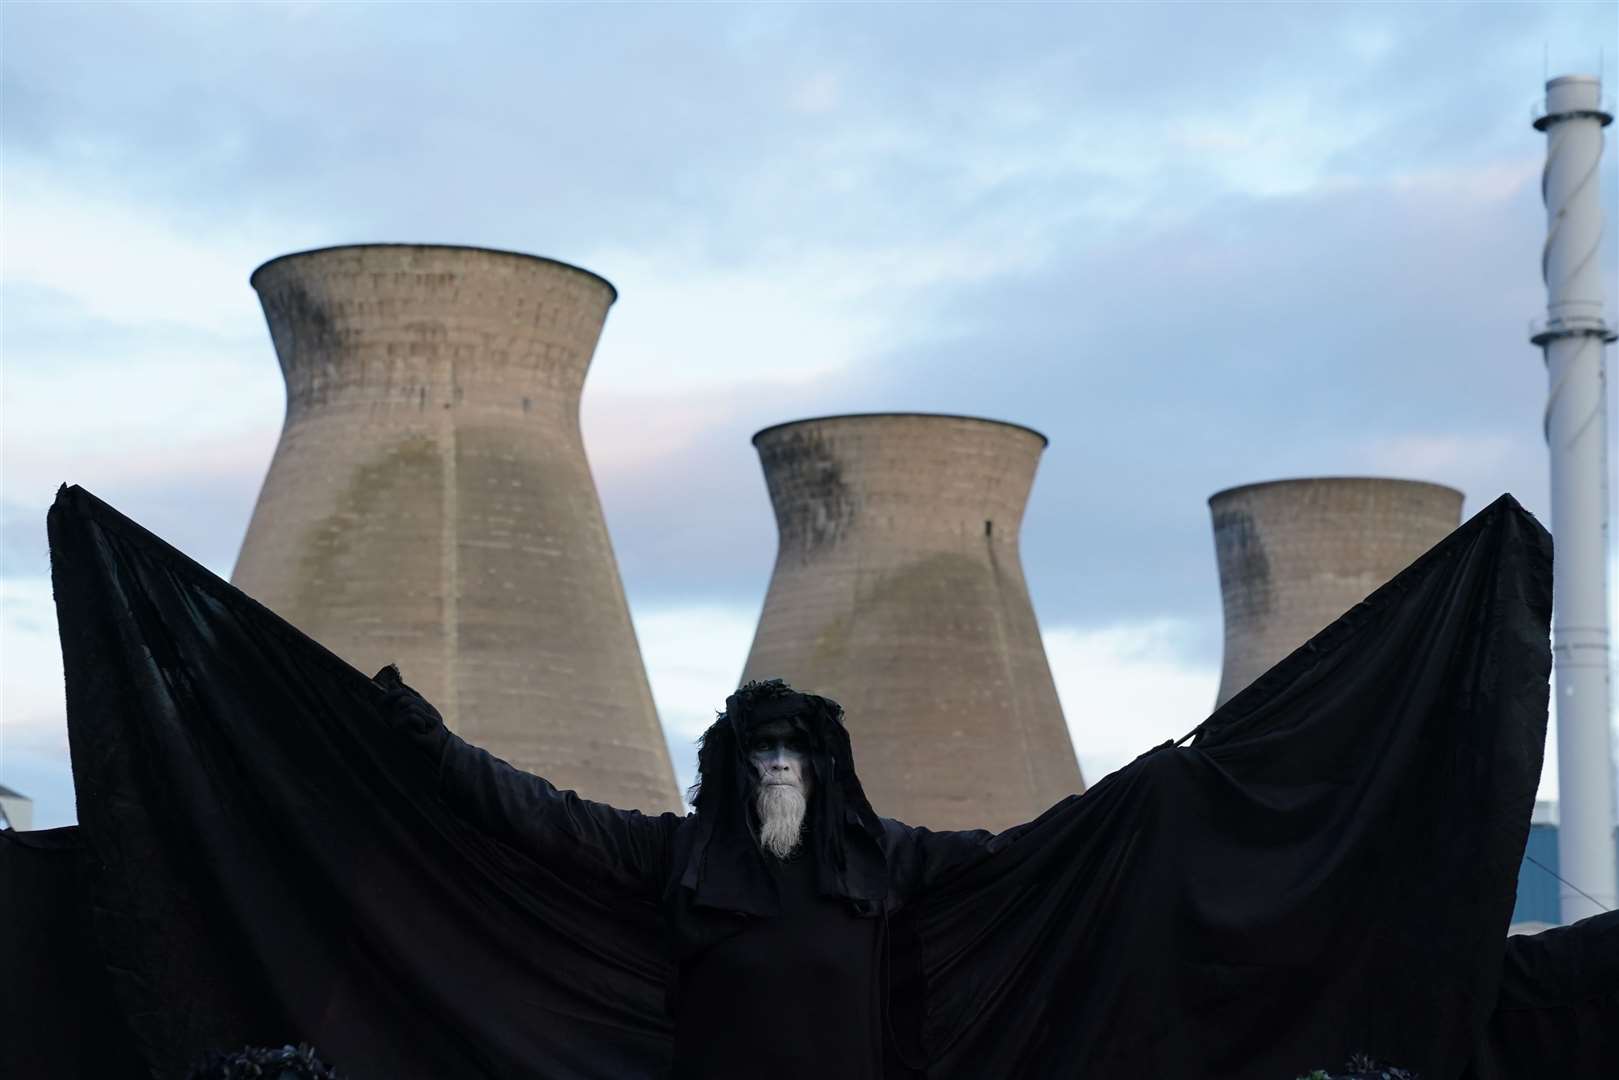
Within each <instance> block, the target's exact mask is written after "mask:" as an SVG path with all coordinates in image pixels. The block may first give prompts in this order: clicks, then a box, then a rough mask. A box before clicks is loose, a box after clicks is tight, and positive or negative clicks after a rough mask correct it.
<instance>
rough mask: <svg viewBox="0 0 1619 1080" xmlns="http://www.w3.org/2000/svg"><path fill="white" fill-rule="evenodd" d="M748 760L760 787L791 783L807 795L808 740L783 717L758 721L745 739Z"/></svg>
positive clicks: (808, 786)
mask: <svg viewBox="0 0 1619 1080" xmlns="http://www.w3.org/2000/svg"><path fill="white" fill-rule="evenodd" d="M748 760H749V761H750V762H752V763H753V770H754V775H755V778H756V779H757V780H758V782H759V785H760V786H761V787H763V786H765V785H769V784H792V785H794V786H796V787H798V788H800V789H802V790H803V793H804V797H805V798H806V799H807V798H809V794H810V785H811V780H810V774H809V743H808V741H807V740H806V739H805V738H804V735H803V733H802V732H800V731H799V730H798V729H797V728H795V727H793V725H792V724H790V723H788V722H787V721H786V720H773V721H771V722H770V723H768V724H760V725H759V726H758V727H757V728H755V729H754V730H753V734H752V735H751V736H749V738H748Z"/></svg>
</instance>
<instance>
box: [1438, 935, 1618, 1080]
mask: <svg viewBox="0 0 1619 1080" xmlns="http://www.w3.org/2000/svg"><path fill="white" fill-rule="evenodd" d="M1586 1076H1590V1077H1612V1076H1619V911H1610V912H1607V913H1606V914H1603V915H1593V916H1591V917H1590V918H1588V919H1581V920H1580V921H1579V922H1577V923H1573V924H1571V925H1569V926H1559V927H1554V928H1553V929H1550V930H1543V931H1541V932H1540V933H1538V934H1520V935H1518V936H1516V937H1513V938H1510V939H1509V940H1508V941H1507V949H1506V957H1505V960H1504V962H1503V963H1502V967H1501V993H1500V996H1499V997H1498V998H1497V999H1496V1003H1495V1012H1494V1013H1493V1014H1491V1016H1490V1022H1489V1026H1488V1027H1487V1028H1486V1031H1485V1039H1484V1043H1483V1045H1482V1046H1480V1047H1479V1052H1478V1055H1477V1056H1476V1057H1475V1058H1474V1060H1473V1064H1472V1067H1471V1068H1469V1069H1468V1071H1467V1080H1542V1078H1544V1077H1586Z"/></svg>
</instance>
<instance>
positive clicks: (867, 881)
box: [681, 679, 888, 915]
mask: <svg viewBox="0 0 1619 1080" xmlns="http://www.w3.org/2000/svg"><path fill="white" fill-rule="evenodd" d="M777 720H786V721H788V722H789V723H791V724H792V725H793V726H794V727H796V728H797V729H798V730H799V731H800V732H802V733H803V734H804V736H805V737H806V739H807V741H808V743H809V747H810V750H809V758H810V774H811V777H812V778H813V783H814V787H813V788H812V790H811V793H810V805H809V813H808V821H807V825H808V830H809V836H808V843H809V849H810V851H811V852H812V853H813V856H814V858H815V862H816V873H817V880H818V881H819V883H820V884H819V888H820V891H821V893H822V894H823V895H826V896H840V897H845V898H847V899H849V900H851V901H854V902H855V904H856V906H857V908H859V909H860V910H863V911H867V912H875V910H876V905H877V904H878V903H880V902H881V901H882V899H883V898H884V896H886V895H887V892H888V870H887V866H886V865H885V863H884V859H883V854H882V852H883V848H882V839H881V838H882V824H881V823H880V822H879V821H878V819H877V814H876V813H875V812H874V811H873V810H872V808H871V804H870V803H869V802H867V801H866V793H865V792H864V791H863V790H861V787H860V780H859V778H858V777H856V776H855V772H854V752H853V750H852V748H851V747H850V745H849V731H848V729H847V728H845V727H844V726H843V707H842V706H841V705H839V704H838V703H837V702H835V701H833V700H832V699H831V698H825V697H819V696H817V695H815V694H802V693H799V692H798V691H796V690H794V689H793V688H792V687H790V686H788V685H787V684H786V683H784V682H782V681H781V680H780V679H770V680H768V681H765V682H751V683H748V684H747V685H746V686H744V687H742V688H741V689H739V690H738V691H737V692H736V693H734V694H732V695H731V696H730V697H729V698H727V699H726V701H725V711H724V712H722V713H720V715H719V719H717V720H715V721H714V723H713V725H712V726H710V727H709V729H708V730H707V731H706V732H704V733H703V737H702V739H701V740H700V741H699V743H698V747H699V749H698V754H697V783H696V784H694V785H693V786H692V789H691V792H690V795H691V801H692V805H693V806H694V807H695V808H696V811H697V828H698V837H697V843H696V845H695V846H694V848H693V849H692V853H691V857H690V859H689V860H688V861H687V864H686V868H685V872H684V874H683V875H682V877H681V885H682V886H683V887H685V888H688V889H691V890H693V891H694V892H695V893H696V901H697V903H699V904H702V905H704V906H707V907H717V908H724V909H727V910H731V911H745V912H749V913H750V914H757V915H770V914H774V913H775V912H776V911H777V910H778V905H777V900H776V894H775V888H774V886H773V884H772V882H771V877H770V874H769V871H768V870H767V869H766V866H765V860H766V859H767V858H768V857H769V856H767V855H766V854H765V853H764V851H763V850H762V849H761V848H760V846H759V841H758V837H757V835H756V833H755V830H754V827H753V819H752V817H751V814H750V810H749V794H750V791H751V789H752V778H751V776H750V769H749V765H748V761H747V751H746V749H745V748H746V746H747V744H748V736H749V735H750V734H751V733H752V731H753V730H754V729H755V728H756V727H758V726H759V725H761V724H765V723H771V722H774V721H777Z"/></svg>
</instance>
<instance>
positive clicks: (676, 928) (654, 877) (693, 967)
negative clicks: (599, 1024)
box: [378, 669, 996, 1080]
mask: <svg viewBox="0 0 1619 1080" xmlns="http://www.w3.org/2000/svg"><path fill="white" fill-rule="evenodd" d="M378 681H379V682H381V683H383V684H384V685H388V686H390V687H391V689H390V692H389V695H388V697H387V699H386V705H385V711H386V713H387V715H389V716H390V718H391V719H392V721H393V723H394V724H395V725H396V726H397V727H398V728H400V729H401V730H403V731H405V732H407V733H409V735H410V736H411V737H412V738H413V739H414V740H415V741H416V742H417V743H418V744H419V745H420V746H421V747H422V748H423V749H424V750H425V751H426V752H427V753H429V754H430V755H432V756H433V757H434V758H435V759H436V760H437V761H438V763H439V776H440V785H441V789H440V790H441V794H442V795H443V796H444V797H445V798H446V799H447V800H448V802H449V804H450V805H451V807H452V808H454V809H455V810H456V811H457V812H459V813H461V814H463V815H465V816H466V817H467V818H469V819H470V820H471V821H472V822H473V823H474V824H476V825H477V826H478V827H480V828H482V829H483V830H485V831H486V832H488V833H491V834H493V835H495V836H498V837H500V838H502V839H504V840H506V841H507V842H509V843H511V844H513V845H514V846H516V847H518V848H519V849H521V850H524V851H526V852H528V853H530V854H532V855H533V856H534V857H535V858H536V859H538V860H540V861H542V862H544V863H546V864H548V865H551V866H553V867H556V866H559V865H560V866H565V867H567V868H568V870H569V871H570V872H574V873H578V874H582V875H585V876H588V877H590V878H593V879H595V881H596V883H597V884H598V885H599V886H600V887H604V888H609V889H613V890H617V891H621V892H622V893H625V894H629V895H632V896H635V897H639V898H641V899H644V900H650V901H654V902H656V903H657V904H658V905H659V907H660V910H661V912H662V918H663V923H664V927H665V932H666V934H667V936H668V940H669V941H670V943H671V945H672V948H673V951H674V959H675V967H674V972H675V975H674V978H673V981H672V983H671V985H670V987H669V994H668V999H667V1001H668V1007H669V1012H670V1015H671V1016H672V1018H673V1020H674V1029H675V1030H674V1061H675V1072H674V1075H675V1076H676V1077H693V1078H695V1077H703V1078H724V1077H753V1076H758V1075H760V1074H761V1073H765V1072H768V1073H769V1074H770V1075H772V1076H773V1077H777V1078H779V1080H792V1078H796V1077H804V1078H810V1077H817V1078H824V1077H843V1078H847V1080H876V1078H878V1077H881V1076H882V1075H884V1072H883V1070H884V1057H885V1035H886V1031H887V1029H888V1027H889V1021H890V1018H889V1017H888V1016H887V1015H886V1012H885V1004H886V999H887V996H888V987H887V985H886V974H887V964H886V960H887V944H888V943H887V935H886V933H885V931H886V929H887V916H888V915H889V914H890V913H891V912H893V911H895V910H896V909H898V908H900V907H902V906H903V905H904V904H905V903H906V902H907V901H908V900H911V899H914V897H915V894H916V892H917V891H918V888H919V886H920V882H921V878H920V874H919V871H920V870H921V868H922V866H923V865H924V864H928V865H930V866H931V867H932V868H933V869H934V870H937V869H938V867H939V866H940V865H941V864H944V863H950V864H954V865H957V866H960V865H964V864H967V863H970V862H972V861H974V860H975V859H977V858H981V857H983V856H986V855H988V854H989V853H990V852H991V851H992V850H993V849H994V847H995V846H996V843H995V839H994V838H993V837H992V835H991V834H990V833H988V832H983V831H974V832H960V833H937V832H932V831H930V830H927V829H919V828H912V827H909V826H906V825H902V824H900V823H899V822H897V821H892V820H888V819H881V818H878V817H877V815H876V814H875V812H873V810H872V808H871V805H870V803H868V802H867V800H866V796H865V793H864V792H863V791H862V790H861V787H860V781H859V779H858V778H857V777H856V775H855V771H854V760H853V753H852V750H851V747H850V742H849V733H848V730H847V729H846V728H845V727H844V724H843V709H842V707H841V706H839V705H838V703H837V702H835V701H833V700H831V699H830V698H826V697H820V696H817V695H814V694H805V693H800V692H798V691H796V690H794V689H793V688H791V687H789V686H788V685H786V684H785V683H784V682H782V681H781V680H779V679H772V680H768V681H764V682H752V683H749V684H747V685H746V686H744V687H742V688H741V689H740V690H738V691H737V692H736V693H735V694H732V695H731V696H730V697H729V698H728V699H727V700H726V703H725V711H724V712H723V713H721V714H720V716H719V719H718V720H716V721H715V722H714V724H713V725H712V726H711V727H710V728H709V729H708V731H707V732H706V733H705V734H704V735H703V737H702V740H701V742H700V744H699V746H700V751H699V755H698V782H697V784H696V785H694V786H693V788H692V791H691V799H692V803H693V806H694V807H695V811H696V812H695V813H694V814H691V815H688V816H686V817H683V818H682V817H678V816H676V815H675V814H671V813H665V814H661V815H658V816H656V817H654V816H649V815H646V814H642V813H640V812H639V811H633V810H632V811H625V810H619V809H616V808H614V807H611V806H607V805H604V804H602V803H597V802H592V801H590V800H588V799H585V798H582V797H580V796H579V795H577V794H575V793H574V792H571V791H560V790H558V789H557V788H556V787H554V786H553V785H552V784H551V783H549V782H548V781H546V780H544V779H541V778H540V777H538V776H534V775H531V774H529V773H526V772H523V771H522V770H519V769H516V768H514V767H512V766H511V765H508V764H507V763H506V762H504V761H502V760H500V759H499V758H497V757H495V756H494V755H492V754H490V753H488V752H487V751H485V750H482V749H479V748H478V747H476V746H473V745H471V744H469V743H467V742H465V741H463V740H462V739H460V738H459V737H457V736H456V735H454V734H452V733H451V732H450V731H449V730H448V729H447V728H446V727H445V726H444V722H443V719H442V717H441V716H440V715H439V712H438V710H437V709H435V708H434V707H433V706H432V705H431V704H430V703H428V702H427V700H426V699H424V698H423V697H421V695H419V694H417V693H416V692H415V691H414V690H413V689H411V688H410V687H408V686H406V685H404V684H403V683H402V682H401V681H400V680H399V676H398V673H397V670H396V669H384V671H383V672H382V673H380V674H379V675H378ZM896 870H897V871H900V872H899V873H895V871H896ZM907 871H909V872H907ZM886 1049H887V1052H889V1053H891V1054H894V1055H896V1056H897V1055H899V1054H900V1053H901V1051H900V1049H899V1048H898V1047H897V1046H889V1047H887V1048H886Z"/></svg>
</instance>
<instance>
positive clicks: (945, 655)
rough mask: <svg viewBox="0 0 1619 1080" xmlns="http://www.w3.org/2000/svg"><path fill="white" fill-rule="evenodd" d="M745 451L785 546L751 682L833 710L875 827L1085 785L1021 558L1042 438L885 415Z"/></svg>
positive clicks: (1016, 807)
mask: <svg viewBox="0 0 1619 1080" xmlns="http://www.w3.org/2000/svg"><path fill="white" fill-rule="evenodd" d="M753 442H754V445H755V446H756V447H758V450H759V457H760V460H761V461H762V463H763V465H764V472H765V481H766V483H767V484H768V486H769V488H770V499H771V502H772V503H773V504H774V505H775V510H776V524H777V526H778V528H779V530H780V541H779V547H778V549H777V553H776V568H775V572H774V574H773V576H772V577H771V579H770V591H769V593H768V595H767V596H766V598H765V607H764V614H763V615H762V616H761V617H760V620H759V629H758V632H757V634H756V635H755V637H754V639H753V649H752V651H751V653H750V654H749V656H748V662H747V668H746V671H745V672H744V676H743V677H744V679H763V678H771V677H773V676H781V677H783V678H785V679H787V681H788V682H790V683H792V684H793V685H794V686H797V687H799V688H801V689H805V690H809V691H813V692H815V693H820V694H826V695H829V696H831V697H834V698H836V699H837V700H838V701H840V702H841V703H842V704H843V706H844V708H845V710H846V712H847V722H848V725H849V731H850V733H851V735H852V737H853V740H854V749H855V755H856V765H857V767H858V769H859V773H860V779H861V782H862V783H863V784H864V785H865V789H866V793H867V794H868V795H869V796H870V798H871V801H872V804H873V805H874V806H875V807H876V809H877V812H878V813H879V814H883V815H885V816H889V817H896V818H899V819H901V820H903V821H907V822H910V823H913V824H917V825H928V826H932V827H934V828H941V829H954V828H980V827H981V828H990V829H1001V828H1005V827H1007V826H1009V825H1014V824H1016V823H1018V822H1022V821H1027V820H1029V819H1031V818H1033V817H1035V816H1036V815H1038V814H1039V813H1040V812H1041V811H1043V810H1045V809H1046V808H1047V807H1048V806H1050V805H1051V804H1052V803H1054V802H1056V801H1057V800H1058V799H1060V798H1062V797H1063V796H1065V795H1068V794H1071V793H1073V792H1077V791H1080V790H1082V789H1083V786H1084V785H1083V781H1081V779H1080V775H1079V766H1078V764H1077V763H1076V761H1075V759H1074V750H1073V746H1072V744H1071V743H1070V742H1069V738H1068V728H1067V725H1066V724H1065V723H1064V722H1063V715H1062V706H1061V705H1060V704H1058V701H1057V691H1056V687H1055V686H1054V685H1053V684H1052V681H1051V669H1050V667H1049V666H1048V665H1047V663H1046V653H1045V646H1044V645H1043V644H1042V642H1041V640H1040V628H1039V626H1038V625H1037V624H1036V622H1035V617H1034V608H1033V606H1032V605H1031V604H1030V602H1029V591H1028V587H1027V585H1025V584H1024V580H1023V566H1022V562H1021V560H1020V558H1019V555H1018V531H1019V527H1020V525H1021V522H1022V520H1023V507H1024V503H1025V502H1026V501H1027V499H1028V496H1029V488H1030V486H1031V485H1032V484H1033V482H1034V470H1035V466H1036V465H1037V464H1038V462H1039V459H1040V454H1041V452H1042V451H1043V450H1044V449H1045V445H1046V439H1045V436H1043V435H1041V434H1039V433H1038V432H1034V431H1030V430H1029V429H1028V428H1024V427H1018V426H1016V425H1013V424H1003V423H997V422H995V421H990V420H975V419H970V418H967V417H955V416H924V415H914V414H888V415H874V416H835V417H827V418H824V419H818V420H802V421H798V422H796V423H790V424H782V425H780V426H777V427H772V428H766V429H765V430H764V431H761V432H759V433H758V434H757V435H755V436H754V438H753Z"/></svg>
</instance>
